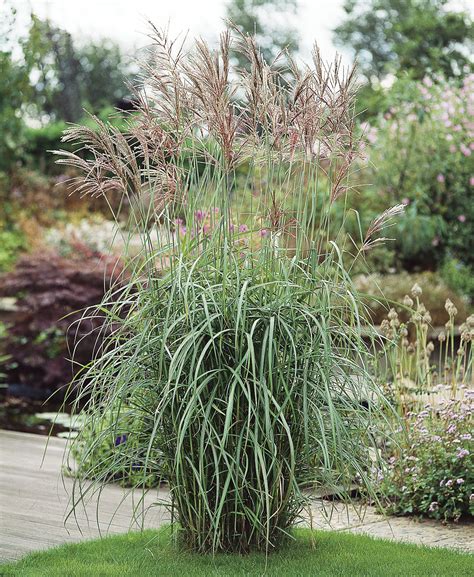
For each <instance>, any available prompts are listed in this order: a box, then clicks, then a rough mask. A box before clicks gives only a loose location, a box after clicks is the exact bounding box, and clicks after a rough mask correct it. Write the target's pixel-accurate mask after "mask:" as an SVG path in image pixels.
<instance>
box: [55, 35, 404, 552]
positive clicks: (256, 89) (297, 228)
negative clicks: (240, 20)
mask: <svg viewBox="0 0 474 577" xmlns="http://www.w3.org/2000/svg"><path fill="white" fill-rule="evenodd" d="M152 40H153V44H152V46H151V47H150V56H149V57H148V58H147V59H146V61H145V63H144V72H143V83H142V85H141V86H140V87H138V89H137V99H136V100H137V102H138V109H137V110H136V111H134V112H133V113H132V114H131V115H130V117H129V131H128V132H127V133H126V134H121V133H118V132H117V131H115V130H114V129H113V128H112V127H110V126H108V125H107V124H104V123H99V122H98V126H97V131H92V132H91V131H88V130H87V129H84V128H81V127H75V128H72V129H70V130H68V131H67V133H66V134H65V137H64V138H65V140H67V141H68V142H70V141H75V142H77V146H78V151H77V152H75V153H68V154H67V153H62V159H61V160H60V162H63V163H66V164H72V165H73V166H76V167H77V168H79V169H81V170H82V172H83V176H82V177H80V178H79V179H78V180H76V181H74V182H73V183H72V185H73V186H74V187H76V189H77V190H79V191H80V192H82V193H89V194H94V195H96V194H103V195H111V194H120V195H122V196H123V197H124V198H127V199H129V213H130V214H129V217H128V226H129V229H130V235H132V234H135V233H138V234H139V235H140V236H141V238H142V244H143V250H142V253H141V254H140V255H139V256H138V257H135V258H133V259H129V263H128V279H129V280H128V283H127V284H126V286H125V287H123V286H122V287H121V290H120V292H114V291H113V289H112V290H111V292H110V294H109V295H108V298H106V299H105V300H104V302H103V303H102V304H101V312H102V314H105V315H107V316H108V318H109V321H110V323H111V325H113V326H114V330H113V331H112V334H111V336H110V337H109V338H108V341H107V342H106V345H105V346H103V347H102V349H101V351H100V355H97V358H96V359H95V360H94V361H93V362H92V363H91V364H90V365H89V366H87V367H84V371H83V374H82V377H81V378H79V379H78V381H77V382H76V383H75V384H74V386H75V387H76V389H77V390H79V394H78V398H77V401H76V402H77V406H79V405H81V403H84V404H85V407H86V408H85V410H86V412H87V414H88V418H89V419H90V422H91V423H94V422H97V430H98V431H99V432H100V433H99V434H98V436H97V439H94V438H92V439H91V438H89V440H88V442H90V443H91V445H90V447H89V453H88V454H86V456H85V457H84V458H83V461H82V468H81V462H80V463H79V469H80V472H81V475H80V476H79V477H78V479H77V480H76V482H75V486H74V494H73V497H72V499H73V508H72V512H71V514H73V515H74V514H75V511H76V509H77V507H78V506H79V504H80V502H81V501H82V500H85V499H87V498H88V496H90V495H93V494H94V493H95V492H98V493H99V494H100V491H101V488H102V487H103V485H104V484H105V483H106V482H107V481H108V480H109V479H110V478H113V477H114V472H116V471H121V472H123V470H124V467H130V469H132V468H134V475H133V478H134V479H138V481H137V486H140V485H141V486H143V487H146V486H147V480H148V479H149V478H150V474H154V475H161V476H162V477H163V478H164V479H166V480H167V481H168V483H169V487H170V494H171V503H170V506H171V510H172V513H173V519H174V520H175V521H176V522H177V526H178V527H179V530H178V531H179V535H180V540H181V543H182V544H183V545H184V546H185V547H189V548H191V549H193V550H196V551H201V552H207V551H212V552H215V551H236V552H242V553H244V552H248V551H251V550H266V551H269V550H271V549H273V548H276V547H277V546H278V545H279V544H280V543H281V542H282V541H284V540H285V539H286V538H287V536H288V532H289V530H290V529H291V527H292V526H293V525H294V524H295V523H296V522H297V520H298V519H299V518H300V516H301V514H302V511H303V508H304V507H305V506H306V505H308V503H309V500H308V498H307V497H305V494H304V493H303V488H304V487H306V486H310V487H311V488H312V489H313V490H322V489H324V490H332V491H335V492H337V493H338V494H340V495H341V496H345V497H348V495H349V494H350V490H351V487H352V484H353V480H354V478H355V477H356V476H357V477H358V478H359V479H361V482H362V484H365V486H366V489H367V491H369V492H370V491H371V482H370V476H371V475H370V468H371V466H372V462H373V458H374V455H377V454H378V452H377V438H378V435H380V431H379V428H378V423H379V421H380V419H381V412H382V409H383V407H385V406H386V402H385V399H384V397H383V395H382V394H381V392H380V391H379V389H378V387H377V385H376V383H375V382H374V381H373V379H372V377H371V375H370V373H369V371H368V368H367V367H368V359H369V358H370V350H369V347H368V346H367V345H366V344H365V343H364V341H363V339H362V337H361V330H360V326H361V322H362V321H363V318H364V315H365V311H364V307H363V305H362V304H361V301H360V300H359V298H358V296H357V293H356V291H355V290H354V288H353V286H352V284H351V280H350V278H349V276H348V274H347V272H346V268H345V266H346V261H347V259H348V258H351V257H350V255H347V254H345V253H344V251H343V243H342V244H341V245H338V244H337V243H336V242H335V240H336V239H337V238H339V237H341V238H342V237H343V232H341V231H339V230H336V231H334V226H333V223H332V220H331V208H332V206H333V204H334V203H335V202H337V201H338V199H339V198H340V197H341V196H344V197H345V196H346V193H347V191H348V190H349V188H350V187H349V186H348V182H347V181H348V178H349V176H350V166H351V164H352V162H353V160H354V158H355V156H356V155H357V153H358V146H357V140H356V138H355V136H354V132H353V127H354V113H353V101H354V71H353V70H352V69H351V70H348V71H344V70H343V69H342V67H341V64H340V60H339V59H336V60H335V62H334V63H333V64H332V65H328V66H326V65H325V64H324V63H323V62H322V60H321V57H320V54H319V51H318V50H317V49H315V51H314V58H313V65H312V67H309V66H308V67H305V68H304V69H302V70H300V69H298V67H297V66H296V64H295V63H294V62H293V63H291V69H290V70H289V71H285V72H283V71H281V70H278V69H277V68H276V67H275V66H273V65H272V64H269V63H266V62H265V61H264V60H263V58H262V57H261V54H260V51H259V48H258V46H257V45H256V43H255V40H254V39H253V38H252V37H248V36H244V35H241V34H239V33H237V32H226V33H225V34H223V35H222V37H221V41H220V45H219V47H218V48H216V49H211V48H210V47H209V46H208V45H207V44H205V43H204V42H202V41H198V42H196V43H195V45H194V46H193V47H191V48H189V49H188V48H186V49H184V47H183V45H182V44H177V43H174V42H172V41H170V40H169V38H168V37H167V36H166V34H165V33H162V32H160V31H158V30H156V29H154V30H153V32H152ZM233 44H235V46H236V48H237V49H238V50H241V51H242V53H243V54H244V55H245V56H246V57H247V58H248V59H249V61H250V67H249V70H248V72H247V71H236V72H235V73H234V74H231V71H230V68H229V52H230V49H231V46H232V45H233ZM283 74H285V76H284V77H283ZM81 151H82V152H81ZM84 152H85V154H83V153H84ZM144 197H145V198H146V202H145V201H143V202H137V199H138V200H141V201H142V200H143V198H144ZM389 216H393V214H392V213H390V215H388V213H387V214H386V215H385V216H383V218H382V217H381V220H380V222H378V223H375V224H374V225H373V226H372V227H371V234H374V233H375V232H377V231H379V230H380V229H381V226H382V223H383V222H386V220H387V218H388V217H389ZM116 217H117V219H118V218H119V215H116ZM150 221H151V224H150ZM157 231H158V232H157ZM125 257H126V255H125ZM102 415H107V418H106V422H105V424H104V422H103V420H102V421H101V418H102ZM124 422H126V423H128V424H127V426H128V427H129V431H128V435H126V439H127V440H125V441H124V442H122V440H123V438H124V431H123V426H124V425H123V423H124ZM114 437H117V438H119V439H120V440H121V441H120V443H119V445H120V450H117V451H116V452H114V454H113V455H112V456H111V457H110V462H108V463H106V464H105V465H106V466H105V467H104V463H101V467H100V468H99V469H100V473H97V471H94V470H91V469H87V465H86V464H87V463H90V462H91V459H89V457H90V456H91V455H93V454H94V451H95V450H96V449H98V448H99V447H100V446H101V445H102V443H103V441H104V438H112V439H113V438H114ZM78 442H81V440H80V439H79V441H78ZM127 443H128V444H127ZM375 458H376V457H375ZM140 471H141V473H142V481H141V482H140V474H139V473H140ZM135 473H136V474H135ZM88 477H89V478H95V482H94V483H92V484H90V483H89V484H88V483H87V482H85V481H84V478H88ZM139 512H140V509H139V506H137V516H138V515H139Z"/></svg>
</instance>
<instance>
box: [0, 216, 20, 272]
mask: <svg viewBox="0 0 474 577" xmlns="http://www.w3.org/2000/svg"><path fill="white" fill-rule="evenodd" d="M25 248H26V246H25V238H24V236H23V234H22V233H21V232H20V231H19V230H17V229H15V228H12V229H7V228H4V227H2V226H1V225H0V272H5V271H8V270H10V269H11V268H12V267H13V266H14V264H15V262H16V261H17V259H18V258H19V257H20V254H21V252H22V251H23V250H25Z"/></svg>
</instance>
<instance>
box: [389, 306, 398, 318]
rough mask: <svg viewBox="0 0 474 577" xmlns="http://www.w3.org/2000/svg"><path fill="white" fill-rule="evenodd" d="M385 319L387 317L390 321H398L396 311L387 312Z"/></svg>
mask: <svg viewBox="0 0 474 577" xmlns="http://www.w3.org/2000/svg"><path fill="white" fill-rule="evenodd" d="M387 317H388V318H389V319H390V320H391V321H393V320H394V319H398V314H397V311H396V310H395V309H393V308H392V309H390V310H389V312H388V315H387Z"/></svg>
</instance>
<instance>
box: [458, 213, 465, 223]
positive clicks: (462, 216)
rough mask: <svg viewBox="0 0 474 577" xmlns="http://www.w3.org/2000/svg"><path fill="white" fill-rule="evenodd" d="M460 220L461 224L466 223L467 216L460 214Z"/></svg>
mask: <svg viewBox="0 0 474 577" xmlns="http://www.w3.org/2000/svg"><path fill="white" fill-rule="evenodd" d="M458 220H459V222H466V215H465V214H460V215H459V216H458Z"/></svg>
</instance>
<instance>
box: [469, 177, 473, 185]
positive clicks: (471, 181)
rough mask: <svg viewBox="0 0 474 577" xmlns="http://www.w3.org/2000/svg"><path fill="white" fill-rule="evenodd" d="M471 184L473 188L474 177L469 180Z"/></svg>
mask: <svg viewBox="0 0 474 577" xmlns="http://www.w3.org/2000/svg"><path fill="white" fill-rule="evenodd" d="M469 184H470V185H471V186H474V176H471V178H470V179H469Z"/></svg>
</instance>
